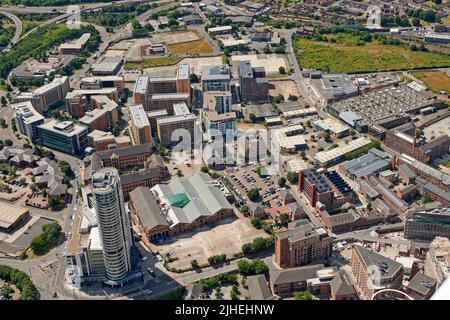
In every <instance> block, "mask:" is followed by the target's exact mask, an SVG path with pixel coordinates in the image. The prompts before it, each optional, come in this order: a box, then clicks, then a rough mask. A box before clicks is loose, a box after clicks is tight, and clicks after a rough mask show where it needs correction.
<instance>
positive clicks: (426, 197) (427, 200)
mask: <svg viewBox="0 0 450 320" xmlns="http://www.w3.org/2000/svg"><path fill="white" fill-rule="evenodd" d="M432 201H433V198H431V196H430V194H429V193H426V194H425V195H424V196H423V197H422V203H423V204H425V203H429V202H432Z"/></svg>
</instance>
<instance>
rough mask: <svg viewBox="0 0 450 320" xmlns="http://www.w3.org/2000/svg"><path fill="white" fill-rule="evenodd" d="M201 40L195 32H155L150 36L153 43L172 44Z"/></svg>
mask: <svg viewBox="0 0 450 320" xmlns="http://www.w3.org/2000/svg"><path fill="white" fill-rule="evenodd" d="M199 39H201V36H200V35H199V34H198V33H197V32H195V31H169V32H157V33H155V34H152V36H151V41H152V42H153V43H165V44H174V43H181V42H186V41H194V40H199Z"/></svg>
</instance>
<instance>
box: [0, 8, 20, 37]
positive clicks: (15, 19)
mask: <svg viewBox="0 0 450 320" xmlns="http://www.w3.org/2000/svg"><path fill="white" fill-rule="evenodd" d="M0 13H1V14H4V15H5V16H7V17H8V18H10V19H11V20H12V21H13V22H14V24H15V25H16V31H15V33H14V37H13V38H12V39H11V43H12V44H14V43H16V42H17V41H19V39H20V35H21V34H22V30H23V28H22V21H20V19H19V18H18V17H17V16H15V15H14V14H12V13H9V12H6V11H1V10H0Z"/></svg>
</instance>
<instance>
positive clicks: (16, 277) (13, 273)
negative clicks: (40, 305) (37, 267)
mask: <svg viewBox="0 0 450 320" xmlns="http://www.w3.org/2000/svg"><path fill="white" fill-rule="evenodd" d="M0 279H2V280H4V281H7V282H10V283H12V284H14V285H15V286H16V287H17V288H18V289H19V290H20V293H21V295H20V299H21V300H37V299H38V297H39V294H38V290H37V289H36V286H35V285H34V284H33V282H32V281H31V279H30V277H29V276H28V275H27V274H26V273H25V272H23V271H20V270H17V269H14V268H11V267H9V266H0Z"/></svg>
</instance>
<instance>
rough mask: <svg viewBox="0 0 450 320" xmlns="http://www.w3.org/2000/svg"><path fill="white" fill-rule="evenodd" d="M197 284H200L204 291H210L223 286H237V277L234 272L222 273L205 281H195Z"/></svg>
mask: <svg viewBox="0 0 450 320" xmlns="http://www.w3.org/2000/svg"><path fill="white" fill-rule="evenodd" d="M197 283H200V284H201V285H202V286H203V288H205V289H206V290H208V291H211V290H213V289H215V288H218V287H221V286H224V285H237V284H238V281H237V276H236V274H235V273H234V272H224V273H219V274H217V275H215V276H212V277H209V278H206V279H202V280H199V281H197Z"/></svg>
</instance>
